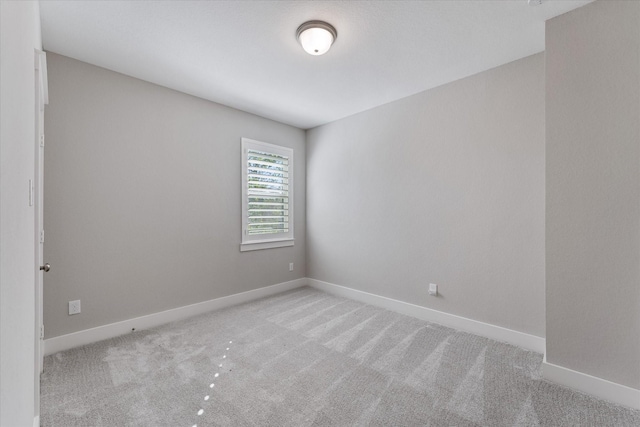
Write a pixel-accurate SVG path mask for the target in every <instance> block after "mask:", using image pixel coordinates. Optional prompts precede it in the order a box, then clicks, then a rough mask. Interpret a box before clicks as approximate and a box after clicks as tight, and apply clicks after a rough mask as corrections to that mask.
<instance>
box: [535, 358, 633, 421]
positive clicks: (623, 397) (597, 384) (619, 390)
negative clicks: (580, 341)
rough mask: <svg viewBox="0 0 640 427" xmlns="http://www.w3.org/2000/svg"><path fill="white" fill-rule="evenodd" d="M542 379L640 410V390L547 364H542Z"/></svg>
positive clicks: (544, 362)
mask: <svg viewBox="0 0 640 427" xmlns="http://www.w3.org/2000/svg"><path fill="white" fill-rule="evenodd" d="M542 377H543V378H544V379H546V380H549V381H551V382H554V383H557V384H560V385H563V386H565V387H568V388H571V389H573V390H577V391H580V392H582V393H586V394H590V395H592V396H595V397H599V398H600V399H604V400H608V401H609V402H613V403H617V404H618V405H624V406H628V407H630V408H633V409H640V390H636V389H635V388H631V387H627V386H624V385H621V384H617V383H614V382H611V381H607V380H604V379H602V378H598V377H594V376H591V375H589V374H584V373H582V372H578V371H574V370H571V369H569V368H564V367H562V366H558V365H554V364H553V363H549V362H547V356H546V354H545V356H544V360H543V362H542Z"/></svg>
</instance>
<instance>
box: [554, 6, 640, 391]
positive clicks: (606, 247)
mask: <svg viewBox="0 0 640 427" xmlns="http://www.w3.org/2000/svg"><path fill="white" fill-rule="evenodd" d="M546 43H547V47H546V55H547V57H546V59H547V65H546V81H547V93H546V124H547V126H546V127H547V135H546V141H547V162H546V163H547V166H546V170H547V178H546V179H547V230H546V245H547V246H546V256H547V259H546V262H547V280H546V284H547V289H546V300H547V301H546V305H547V361H548V362H550V363H553V364H556V365H560V366H564V367H567V368H570V369H573V370H576V371H580V372H584V373H587V374H590V375H593V376H596V377H600V378H604V379H607V380H610V381H614V382H616V383H619V384H624V385H627V386H630V387H634V388H640V270H639V267H638V265H639V262H640V3H638V2H614V1H598V2H595V3H592V4H589V5H587V6H584V7H581V8H579V9H577V10H575V11H573V12H570V13H567V14H565V15H561V16H559V17H557V18H555V19H552V20H550V21H548V22H547V30H546Z"/></svg>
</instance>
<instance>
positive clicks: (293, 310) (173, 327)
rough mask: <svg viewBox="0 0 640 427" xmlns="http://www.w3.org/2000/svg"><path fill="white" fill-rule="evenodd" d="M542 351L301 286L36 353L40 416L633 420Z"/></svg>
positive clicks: (363, 421) (636, 418)
mask: <svg viewBox="0 0 640 427" xmlns="http://www.w3.org/2000/svg"><path fill="white" fill-rule="evenodd" d="M541 362H542V355H541V354H538V353H534V352H531V351H527V350H523V349H520V348H517V347H513V346H511V345H508V344H504V343H500V342H496V341H492V340H489V339H486V338H481V337H478V336H475V335H471V334H467V333H464V332H459V331H456V330H453V329H449V328H445V327H443V326H439V325H436V324H431V323H427V322H424V321H421V320H417V319H414V318H411V317H407V316H403V315H400V314H396V313H393V312H390V311H386V310H383V309H380V308H376V307H372V306H369V305H365V304H362V303H359V302H354V301H351V300H348V299H344V298H339V297H334V296H330V295H328V294H325V293H322V292H319V291H316V290H314V289H311V288H302V289H297V290H294V291H290V292H286V293H283V294H279V295H276V296H273V297H269V298H264V299H261V300H258V301H255V302H251V303H248V304H243V305H240V306H236V307H231V308H228V309H225V310H220V311H216V312H212V313H208V314H205V315H202V316H198V317H194V318H191V319H187V320H184V321H181V322H176V323H172V324H169V325H165V326H161V327H158V328H154V329H152V330H147V331H139V332H135V333H132V334H130V335H126V336H123V337H119V338H114V339H110V340H107V341H103V342H100V343H96V344H92V345H89V346H85V347H81V348H77V349H73V350H69V351H66V352H61V353H58V354H55V355H52V356H48V357H47V358H46V359H45V372H44V374H43V376H42V380H41V386H42V406H41V423H42V425H43V426H64V427H68V426H185V427H192V426H194V425H198V426H200V427H203V426H217V425H225V426H351V425H360V426H536V425H544V426H640V411H633V410H631V409H627V408H624V407H620V406H615V405H613V404H610V403H607V402H604V401H601V400H598V399H595V398H592V397H589V396H586V395H583V394H580V393H577V392H574V391H571V390H568V389H566V388H563V387H560V386H557V385H554V384H552V383H549V382H546V381H544V380H542V379H541V377H540V370H541Z"/></svg>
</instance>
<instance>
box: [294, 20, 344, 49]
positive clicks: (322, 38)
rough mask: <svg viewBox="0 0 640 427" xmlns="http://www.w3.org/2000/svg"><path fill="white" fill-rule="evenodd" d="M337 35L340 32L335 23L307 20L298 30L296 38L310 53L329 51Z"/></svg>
mask: <svg viewBox="0 0 640 427" xmlns="http://www.w3.org/2000/svg"><path fill="white" fill-rule="evenodd" d="M337 37H338V32H337V31H336V29H335V28H333V25H331V24H327V23H326V22H324V21H307V22H305V23H304V24H302V25H300V26H299V27H298V30H297V31H296V38H297V39H298V41H299V42H300V44H301V45H302V48H303V49H304V50H305V51H306V52H307V53H308V54H310V55H322V54H324V53H327V51H328V50H329V48H330V47H331V45H332V44H333V42H334V41H336V38H337Z"/></svg>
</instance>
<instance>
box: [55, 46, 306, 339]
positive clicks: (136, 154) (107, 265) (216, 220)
mask: <svg viewBox="0 0 640 427" xmlns="http://www.w3.org/2000/svg"><path fill="white" fill-rule="evenodd" d="M48 61H49V63H48V64H49V68H48V72H49V100H50V101H49V105H48V109H47V114H46V118H45V129H46V130H47V147H46V150H45V152H46V153H45V169H46V171H45V177H46V178H45V180H46V181H45V182H46V186H45V202H44V203H45V211H44V219H45V230H46V241H45V245H44V248H45V258H46V259H47V262H49V263H51V266H52V267H51V271H50V272H49V273H47V275H46V277H45V284H44V301H45V306H44V321H45V327H46V337H47V338H51V337H55V336H58V335H62V334H67V333H71V332H75V331H79V330H83V329H87V328H92V327H96V326H101V325H105V324H109V323H112V322H116V321H120V320H125V319H130V318H134V317H138V316H142V315H146V314H150V313H156V312H159V311H163V310H167V309H171V308H175V307H181V306H185V305H188V304H192V303H197V302H201V301H206V300H210V299H214V298H219V297H223V296H227V295H231V294H236V293H240V292H244V291H249V290H253V289H257V288H260V287H264V286H267V285H273V284H276V283H281V282H286V281H289V280H294V279H298V278H302V277H305V274H306V271H305V175H306V173H305V161H304V160H305V133H304V131H303V130H300V129H297V128H294V127H291V126H287V125H283V124H280V123H277V122H274V121H271V120H267V119H264V118H261V117H258V116H254V115H251V114H248V113H245V112H241V111H238V110H234V109H232V108H229V107H225V106H222V105H219V104H215V103H212V102H209V101H205V100H203V99H199V98H195V97H193V96H189V95H186V94H183V93H179V92H176V91H173V90H170V89H167V88H163V87H160V86H156V85H154V84H151V83H147V82H144V81H141V80H138V79H134V78H131V77H128V76H125V75H122V74H118V73H115V72H112V71H109V70H106V69H103V68H99V67H96V66H93V65H90V64H87V63H83V62H80V61H76V60H74V59H71V58H67V57H63V56H60V55H56V54H54V53H48ZM241 137H248V138H252V139H256V140H260V141H265V142H270V143H274V144H279V145H283V146H286V147H291V148H293V149H294V160H295V189H294V191H295V206H294V212H295V245H294V246H293V247H286V248H277V249H266V250H258V251H252V252H242V253H241V252H240V238H241V193H240V192H241V176H240V173H241V169H240V166H241V160H240V139H241ZM290 262H293V263H294V271H293V272H289V263H290ZM77 299H79V300H81V309H82V312H81V314H78V315H73V316H69V315H68V302H69V301H71V300H77Z"/></svg>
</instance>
